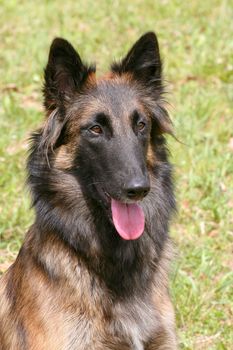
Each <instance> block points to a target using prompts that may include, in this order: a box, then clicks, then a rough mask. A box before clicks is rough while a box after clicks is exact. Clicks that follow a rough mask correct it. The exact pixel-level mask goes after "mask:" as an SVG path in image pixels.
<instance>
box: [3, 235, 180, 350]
mask: <svg viewBox="0 0 233 350" xmlns="http://www.w3.org/2000/svg"><path fill="white" fill-rule="evenodd" d="M32 230H33V228H32ZM34 233H35V232H34ZM34 237H35V235H33V232H29V233H28V236H27V239H26V242H25V244H24V248H23V251H21V253H20V254H19V256H18V258H17V260H16V262H15V264H14V265H13V266H12V267H11V269H10V270H9V271H8V272H7V273H6V274H5V275H4V277H3V278H2V280H1V290H0V310H1V311H0V319H1V320H4V322H3V323H2V321H1V324H0V330H1V333H0V339H1V340H2V344H3V345H2V346H3V347H2V348H1V350H27V349H30V350H31V349H33V350H54V349H56V350H69V349H79V350H87V349H93V350H94V349H96V350H101V349H119V350H120V349H125V350H130V349H136V350H142V349H144V347H143V346H144V345H143V344H145V349H147V350H152V349H159V350H165V349H166V350H168V349H169V350H171V349H175V348H176V346H175V336H174V313H173V308H172V305H171V302H170V300H169V296H168V294H167V277H166V276H167V269H168V260H170V254H171V252H170V251H171V247H170V243H168V244H167V246H166V248H165V250H164V256H163V257H162V259H161V261H160V265H159V269H158V275H157V276H155V282H154V288H153V294H152V295H151V298H150V302H149V303H148V302H147V304H145V303H144V301H143V300H142V299H141V300H137V299H135V298H134V297H133V298H132V299H131V300H127V302H126V301H122V302H117V303H114V301H113V300H112V297H111V295H110V294H109V292H108V291H107V290H105V289H104V288H103V286H102V285H100V284H99V282H98V281H97V280H95V283H94V286H93V279H92V276H91V275H90V273H89V272H88V271H87V270H86V268H85V266H84V265H83V263H82V262H81V261H80V260H79V259H78V258H77V256H76V255H75V254H74V253H72V251H71V250H70V249H69V248H68V247H67V246H65V244H64V243H63V242H62V241H60V240H59V239H58V238H57V237H55V236H53V235H52V234H51V235H50V234H49V233H48V234H47V237H48V239H47V240H46V241H45V242H44V243H43V244H40V245H38V242H36V239H35V238H34ZM38 249H39V250H40V254H39V256H40V259H39V260H38V251H37V250H38ZM24 250H25V252H24ZM51 262H52V264H51ZM51 266H53V267H54V268H53V270H50V267H51ZM9 292H10V293H9ZM16 315H17V319H18V320H20V322H21V323H22V325H23V326H24V328H25V329H26V332H27V340H26V343H25V344H24V345H22V344H23V336H22V334H21V335H20V330H19V327H20V326H19V324H18V321H17V320H16V318H15V316H16ZM149 319H150V322H149ZM151 319H153V320H154V321H153V322H151ZM148 324H153V327H152V328H153V329H150V328H148ZM54 325H55V326H54ZM151 334H155V335H156V340H153V339H151ZM158 334H161V337H160V336H158ZM1 336H2V338H1ZM127 339H128V341H127ZM132 339H133V342H132ZM158 339H160V340H159V341H158ZM131 342H132V343H131ZM87 344H89V345H88V346H87ZM111 344H112V345H111ZM116 344H118V345H116ZM120 344H121V345H120ZM127 344H128V345H127ZM130 344H131V346H130ZM146 344H147V345H146Z"/></svg>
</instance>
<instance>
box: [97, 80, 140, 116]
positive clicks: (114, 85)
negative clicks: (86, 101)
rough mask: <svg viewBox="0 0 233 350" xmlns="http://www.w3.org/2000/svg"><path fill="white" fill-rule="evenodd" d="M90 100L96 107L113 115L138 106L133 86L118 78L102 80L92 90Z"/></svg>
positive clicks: (124, 112) (119, 114) (120, 114)
mask: <svg viewBox="0 0 233 350" xmlns="http://www.w3.org/2000/svg"><path fill="white" fill-rule="evenodd" d="M91 102H92V104H93V105H96V107H97V108H98V109H103V112H106V113H109V114H111V115H114V116H122V115H125V114H128V113H131V112H132V111H133V110H135V109H137V108H138V107H139V96H138V92H137V90H136V89H135V87H134V86H131V85H130V83H128V82H127V83H126V82H124V81H121V80H120V79H119V80H103V81H100V82H98V83H97V85H96V87H95V89H94V91H93V92H92V98H91Z"/></svg>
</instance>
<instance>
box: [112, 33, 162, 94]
mask: <svg viewBox="0 0 233 350" xmlns="http://www.w3.org/2000/svg"><path fill="white" fill-rule="evenodd" d="M112 71H113V72H115V73H118V74H120V75H121V74H124V73H131V74H132V75H133V77H134V78H136V79H137V80H140V81H141V82H143V83H144V84H145V85H146V86H150V87H153V85H155V86H156V85H157V86H158V85H160V84H161V75H162V62H161V59H160V54H159V45H158V40H157V38H156V35H155V33H153V32H148V33H146V34H144V35H143V36H142V37H141V38H140V39H139V40H138V41H137V42H136V43H135V44H134V45H133V47H132V48H131V50H130V51H129V52H128V54H127V55H126V56H125V57H124V58H123V60H122V61H121V62H120V63H114V64H113V65H112Z"/></svg>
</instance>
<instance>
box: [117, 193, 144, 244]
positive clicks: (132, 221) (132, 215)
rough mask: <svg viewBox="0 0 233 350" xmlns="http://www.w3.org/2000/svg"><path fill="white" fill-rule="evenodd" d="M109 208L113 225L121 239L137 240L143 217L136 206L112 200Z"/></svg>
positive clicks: (140, 233)
mask: <svg viewBox="0 0 233 350" xmlns="http://www.w3.org/2000/svg"><path fill="white" fill-rule="evenodd" d="M111 208H112V218H113V223H114V225H115V228H116V230H117V232H118V233H119V235H120V236H121V237H122V238H124V239H127V240H129V239H137V238H139V237H140V236H141V235H142V233H143V231H144V226H145V217H144V213H143V211H142V208H141V207H140V206H139V205H138V204H136V203H133V204H126V203H121V202H118V201H116V200H115V199H112V200H111Z"/></svg>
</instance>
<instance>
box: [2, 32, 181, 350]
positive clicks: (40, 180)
mask: <svg viewBox="0 0 233 350" xmlns="http://www.w3.org/2000/svg"><path fill="white" fill-rule="evenodd" d="M95 72H96V69H95V66H94V65H86V64H84V63H83V61H82V60H81V58H80V56H79V54H78V53H77V52H76V50H75V49H74V48H73V46H72V45H71V44H70V43H69V42H68V41H66V40H65V39H61V38H56V39H54V41H53V42H52V44H51V47H50V52H49V58H48V63H47V66H46V68H45V71H44V88H43V95H44V107H45V111H46V117H45V121H44V124H43V126H42V127H41V129H40V130H38V131H36V132H35V133H34V134H33V135H32V138H31V149H30V154H29V158H28V163H27V170H28V184H29V187H30V191H31V195H32V205H33V207H34V209H35V213H36V215H35V222H34V223H33V225H32V226H31V228H30V229H29V231H28V233H27V234H26V237H25V240H24V243H23V245H22V247H21V249H20V251H19V254H18V256H17V258H16V261H15V262H14V264H13V265H12V266H11V267H10V268H9V270H8V271H7V272H6V273H5V274H4V275H3V276H2V278H1V282H0V285H1V287H0V344H1V346H0V347H1V350H55V349H56V350H87V349H88V350H102V349H111V350H114V349H115V350H155V349H156V350H174V349H177V340H176V330H175V321H174V311H173V306H172V303H171V300H170V296H169V289H168V276H169V265H170V261H171V259H172V256H173V253H172V251H173V248H172V243H171V240H170V238H169V234H168V231H169V224H170V221H171V218H172V216H173V213H174V212H175V198H174V189H173V179H172V177H173V176H172V174H173V173H172V166H171V165H170V163H169V160H168V151H167V147H166V134H173V131H172V123H171V120H170V117H169V114H168V112H167V110H166V105H165V102H164V86H163V73H162V62H161V58H160V53H159V46H158V41H157V37H156V35H155V34H154V33H153V32H148V33H146V34H144V35H143V36H141V37H140V38H139V40H138V41H137V42H136V43H135V44H134V45H133V47H132V48H131V49H130V51H129V52H128V54H127V55H126V56H125V57H124V58H123V59H122V60H121V61H119V62H114V63H113V64H112V66H111V70H110V72H109V73H108V74H106V75H104V76H100V77H97V76H96V73H95Z"/></svg>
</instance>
